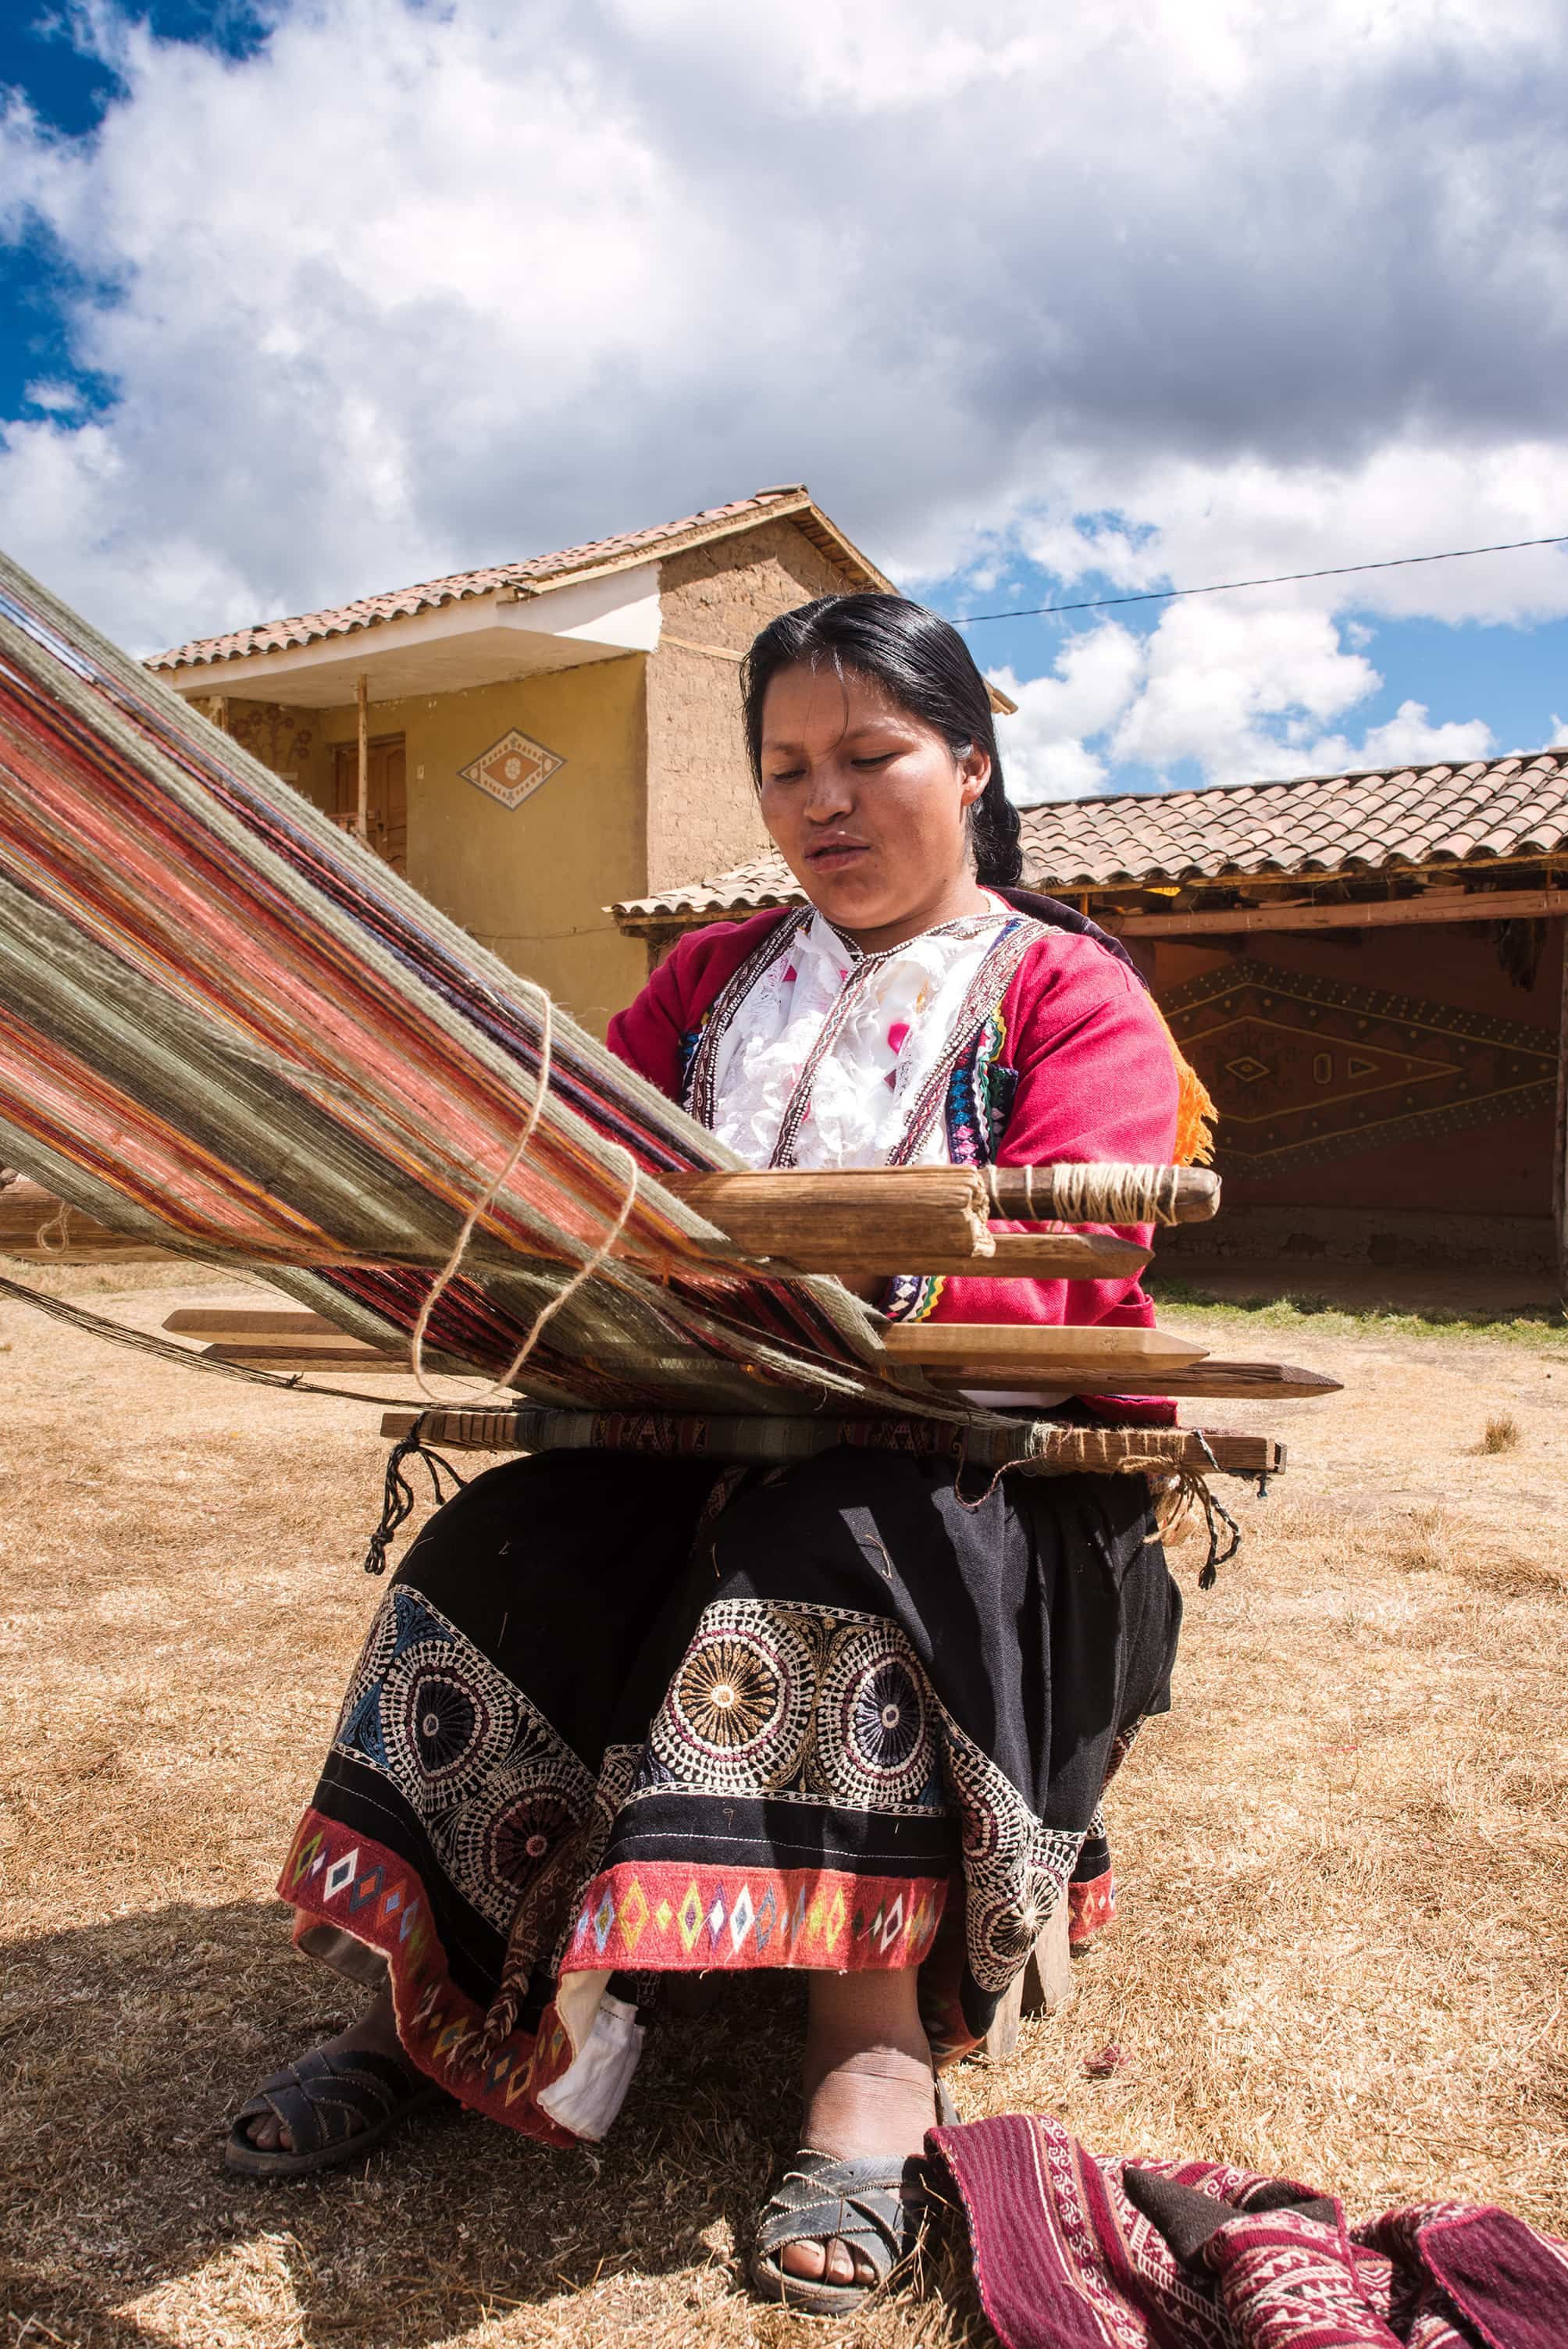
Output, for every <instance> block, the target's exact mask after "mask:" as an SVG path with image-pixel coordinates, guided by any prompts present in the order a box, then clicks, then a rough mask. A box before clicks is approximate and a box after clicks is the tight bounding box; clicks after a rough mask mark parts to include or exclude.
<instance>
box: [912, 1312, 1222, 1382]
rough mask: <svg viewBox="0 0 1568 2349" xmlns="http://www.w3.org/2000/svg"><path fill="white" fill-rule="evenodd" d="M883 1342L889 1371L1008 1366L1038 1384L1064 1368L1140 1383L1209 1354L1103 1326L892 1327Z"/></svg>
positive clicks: (1166, 1337)
mask: <svg viewBox="0 0 1568 2349" xmlns="http://www.w3.org/2000/svg"><path fill="white" fill-rule="evenodd" d="M882 1350H883V1351H884V1352H885V1354H886V1355H887V1358H888V1360H889V1361H890V1362H891V1363H892V1365H893V1366H894V1368H895V1369H902V1368H903V1366H904V1365H905V1364H909V1365H911V1366H913V1367H916V1368H920V1369H924V1368H925V1367H926V1366H927V1365H928V1364H939V1365H940V1366H941V1367H942V1368H943V1369H944V1370H951V1371H959V1372H962V1373H963V1374H964V1376H965V1378H967V1377H969V1376H970V1375H971V1373H972V1368H973V1365H975V1363H981V1362H983V1363H985V1365H986V1366H987V1368H991V1367H994V1366H995V1365H996V1364H998V1363H1007V1364H1009V1365H1010V1366H1011V1368H1012V1369H1013V1371H1015V1372H1022V1373H1023V1374H1024V1375H1025V1376H1026V1377H1027V1376H1029V1375H1031V1374H1033V1375H1034V1376H1036V1377H1037V1378H1038V1379H1039V1381H1040V1382H1041V1383H1042V1384H1045V1383H1046V1382H1047V1381H1050V1380H1052V1379H1054V1378H1055V1376H1056V1373H1057V1371H1058V1370H1063V1369H1068V1368H1069V1367H1070V1369H1071V1371H1072V1374H1073V1376H1075V1377H1077V1376H1078V1375H1079V1374H1080V1373H1081V1372H1085V1371H1093V1372H1094V1373H1095V1375H1096V1376H1097V1377H1099V1379H1101V1380H1102V1381H1103V1380H1105V1379H1108V1378H1124V1377H1128V1376H1132V1377H1138V1378H1145V1377H1148V1376H1149V1375H1150V1373H1151V1372H1153V1371H1162V1370H1163V1371H1176V1370H1184V1369H1185V1368H1186V1367H1187V1365H1188V1364H1189V1363H1191V1362H1200V1361H1202V1359H1203V1357H1204V1355H1205V1354H1206V1353H1207V1352H1208V1348H1207V1347H1206V1346H1197V1345H1194V1344H1193V1343H1192V1341H1191V1339H1189V1338H1178V1337H1176V1336H1174V1335H1173V1334H1172V1332H1171V1330H1120V1329H1115V1328H1110V1327H1107V1326H1106V1325H1105V1324H1103V1323H1101V1324H1099V1325H1097V1326H1095V1327H1093V1328H1090V1329H1074V1328H1070V1327H1069V1328H1061V1327H1056V1326H1054V1325H1047V1324H1044V1323H1041V1322H1037V1321H895V1322H893V1323H892V1326H891V1327H890V1328H888V1329H886V1330H883V1331H882ZM1103 1391H1105V1390H1103V1389H1097V1390H1096V1392H1103Z"/></svg>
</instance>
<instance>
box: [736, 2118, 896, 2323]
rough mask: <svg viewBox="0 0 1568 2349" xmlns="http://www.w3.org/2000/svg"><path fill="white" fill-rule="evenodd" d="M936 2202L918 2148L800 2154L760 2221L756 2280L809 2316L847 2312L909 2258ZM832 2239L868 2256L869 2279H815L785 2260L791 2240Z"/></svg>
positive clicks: (769, 2296)
mask: <svg viewBox="0 0 1568 2349" xmlns="http://www.w3.org/2000/svg"><path fill="white" fill-rule="evenodd" d="M931 2205H932V2198H931V2195H930V2192H929V2190H928V2188H927V2184H926V2169H925V2163H924V2161H923V2159H922V2158H921V2157H920V2155H918V2154H910V2155H909V2156H908V2157H907V2158H903V2159H898V2158H889V2157H887V2156H879V2155H872V2156H871V2157H869V2158H865V2159H861V2160H857V2161H838V2160H835V2158H834V2157H833V2156H832V2155H831V2154H830V2153H807V2152H801V2153H798V2154H797V2155H796V2156H795V2158H794V2159H793V2161H792V2162H791V2163H790V2165H789V2168H788V2169H787V2170H786V2171H785V2173H784V2178H783V2181H782V2183H781V2184H780V2185H779V2189H778V2190H777V2191H776V2192H775V2194H774V2195H773V2196H772V2198H771V2199H770V2200H769V2204H768V2207H767V2209H765V2210H764V2211H763V2213H762V2216H761V2218H760V2220H758V2227H757V2237H756V2240H755V2242H754V2244H753V2246H752V2251H751V2281H752V2283H753V2284H754V2285H755V2287H756V2289H757V2290H758V2292H760V2293H761V2295H762V2297H763V2298H764V2300H778V2301H782V2302H786V2303H787V2305H788V2306H789V2307H790V2308H796V2309H799V2310H801V2311H802V2312H803V2313H805V2314H806V2315H808V2316H843V2315H848V2314H850V2313H851V2312H852V2311H853V2310H855V2309H857V2308H860V2307H861V2306H862V2305H863V2304H864V2302H866V2301H868V2300H869V2299H870V2298H871V2296H872V2292H879V2291H880V2290H881V2289H882V2285H883V2284H884V2283H885V2282H887V2280H888V2278H889V2276H890V2275H892V2271H893V2270H894V2268H896V2267H898V2266H900V2265H901V2264H902V2262H903V2261H905V2260H907V2259H908V2258H909V2256H910V2254H911V2253H912V2252H913V2250H914V2248H915V2245H916V2244H917V2243H918V2242H919V2240H920V2234H921V2230H922V2228H923V2225H924V2223H925V2219H926V2214H927V2212H928V2210H929V2209H931ZM834 2240H837V2241H839V2242H841V2243H844V2244H847V2245H848V2247H849V2248H850V2249H851V2251H858V2252H859V2253H860V2255H861V2258H862V2259H863V2260H865V2261H868V2262H869V2264H870V2265H871V2267H872V2270H873V2274H872V2281H871V2282H870V2283H826V2282H821V2283H815V2282H811V2281H810V2279H809V2278H808V2277H806V2276H796V2275H790V2274H789V2273H788V2272H787V2271H786V2270H785V2269H784V2268H783V2267H781V2266H780V2264H779V2256H778V2255H779V2252H780V2251H785V2250H787V2249H788V2247H789V2245H790V2244H791V2243H822V2244H824V2245H825V2244H827V2243H829V2242H831V2241H834Z"/></svg>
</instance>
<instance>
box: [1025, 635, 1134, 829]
mask: <svg viewBox="0 0 1568 2349" xmlns="http://www.w3.org/2000/svg"><path fill="white" fill-rule="evenodd" d="M1143 672H1144V651H1143V647H1142V645H1141V643H1140V640H1139V638H1138V637H1137V636H1134V635H1132V633H1131V632H1130V630H1129V629H1127V628H1122V627H1119V626H1117V625H1116V624H1115V623H1114V622H1109V623H1108V624H1107V625H1105V626H1102V627H1098V628H1091V629H1088V630H1086V631H1085V632H1084V634H1083V635H1082V636H1074V637H1071V638H1069V640H1068V643H1067V644H1066V645H1065V646H1064V647H1063V648H1062V651H1061V653H1060V655H1059V656H1058V657H1057V665H1056V670H1055V673H1054V675H1052V676H1049V677H1037V678H1027V679H1022V678H1016V677H1015V676H1014V674H1013V672H1012V670H1011V669H1007V668H999V669H995V670H993V671H992V675H993V676H994V677H995V681H996V683H997V684H998V685H999V686H1000V687H1001V688H1002V689H1003V691H1004V692H1005V693H1006V694H1007V695H1009V696H1010V697H1011V698H1012V699H1013V700H1015V701H1016V703H1017V705H1018V708H1017V712H1016V716H1014V717H1010V718H1002V719H998V720H997V739H998V743H999V747H1000V749H1001V752H1002V763H1003V769H1004V771H1005V773H1006V778H1007V788H1008V791H1009V792H1011V794H1012V796H1013V798H1014V799H1015V800H1016V801H1017V802H1018V804H1019V805H1020V807H1029V806H1032V805H1034V804H1035V802H1037V801H1039V800H1067V799H1078V798H1081V797H1082V796H1083V795H1084V794H1085V793H1086V792H1093V791H1097V790H1099V788H1100V786H1101V784H1102V783H1103V782H1104V780H1105V774H1106V767H1105V761H1104V760H1103V759H1102V758H1100V757H1099V755H1098V754H1097V753H1096V752H1094V751H1092V750H1088V749H1087V748H1086V738H1087V737H1088V736H1090V735H1096V734H1103V733H1104V732H1105V731H1106V730H1107V729H1108V728H1109V727H1111V726H1114V725H1115V723H1116V722H1117V720H1118V719H1119V718H1121V717H1122V715H1123V713H1124V712H1125V711H1126V710H1127V709H1128V708H1129V706H1130V703H1131V702H1132V700H1133V698H1134V696H1135V695H1136V694H1137V692H1138V690H1139V687H1140V681H1141V678H1142V676H1143Z"/></svg>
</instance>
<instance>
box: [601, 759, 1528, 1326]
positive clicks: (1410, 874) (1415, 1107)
mask: <svg viewBox="0 0 1568 2349" xmlns="http://www.w3.org/2000/svg"><path fill="white" fill-rule="evenodd" d="M1024 834H1025V854H1026V880H1027V882H1028V883H1029V884H1030V885H1032V886H1034V887H1037V888H1042V889H1046V890H1048V891H1051V892H1052V893H1054V894H1055V895H1058V896H1062V897H1066V898H1068V900H1070V901H1071V902H1072V903H1073V904H1074V905H1078V907H1079V908H1080V909H1081V910H1082V911H1083V912H1085V913H1088V914H1089V915H1091V916H1093V917H1094V919H1095V920H1096V921H1097V922H1099V923H1100V924H1101V925H1102V926H1104V927H1105V928H1106V929H1108V930H1111V931H1114V932H1115V933H1116V934H1117V935H1118V936H1120V937H1122V938H1124V939H1125V940H1126V941H1127V943H1128V945H1129V947H1130V948H1131V950H1132V951H1133V952H1134V954H1135V956H1136V957H1137V958H1138V959H1139V961H1140V963H1141V965H1142V968H1144V970H1145V972H1146V974H1147V975H1148V976H1149V977H1150V978H1151V979H1152V981H1153V984H1154V988H1155V991H1156V994H1157V996H1158V998H1159V1000H1160V1003H1161V1008H1162V1009H1163V1010H1164V1012H1165V1014H1166V1017H1167V1019H1169V1021H1170V1023H1171V1027H1172V1029H1173V1030H1174V1031H1175V1033H1176V1036H1177V1038H1178V1040H1179V1041H1180V1043H1181V1049H1182V1050H1183V1052H1184V1053H1185V1054H1186V1055H1187V1057H1188V1059H1189V1060H1190V1061H1191V1062H1192V1063H1193V1065H1194V1066H1195V1067H1196V1068H1197V1070H1198V1071H1199V1073H1200V1074H1201V1075H1202V1078H1203V1079H1204V1081H1205V1082H1206V1083H1207V1085H1208V1087H1209V1090H1210V1092H1212V1095H1213V1097H1214V1101H1215V1103H1216V1106H1217V1107H1218V1110H1219V1112H1220V1121H1219V1127H1218V1134H1219V1151H1218V1156H1217V1160H1216V1164H1217V1165H1218V1167H1219V1170H1220V1172H1221V1173H1222V1175H1223V1176H1224V1179H1225V1197H1226V1213H1225V1216H1223V1217H1222V1219H1221V1221H1220V1222H1219V1223H1218V1224H1217V1225H1215V1226H1213V1228H1212V1233H1211V1232H1209V1231H1204V1232H1202V1234H1196V1233H1195V1234H1191V1235H1187V1234H1183V1235H1182V1236H1181V1240H1182V1246H1183V1247H1184V1248H1189V1247H1191V1246H1192V1245H1193V1243H1194V1242H1195V1243H1196V1245H1197V1246H1198V1247H1200V1248H1201V1249H1203V1250H1212V1249H1223V1250H1224V1251H1225V1252H1226V1253H1228V1254H1230V1255H1232V1256H1236V1257H1249V1258H1270V1259H1274V1260H1278V1259H1281V1258H1284V1259H1292V1260H1298V1261H1299V1262H1300V1263H1301V1264H1302V1265H1303V1266H1304V1267H1305V1268H1310V1267H1311V1265H1312V1264H1313V1263H1315V1262H1323V1263H1335V1262H1337V1263H1359V1264H1367V1265H1372V1266H1377V1267H1393V1266H1398V1265H1412V1266H1425V1267H1448V1266H1475V1267H1482V1268H1505V1269H1508V1270H1511V1271H1517V1272H1525V1273H1534V1272H1540V1273H1541V1274H1542V1275H1543V1276H1545V1277H1548V1278H1552V1277H1555V1278H1558V1279H1559V1280H1560V1282H1561V1283H1562V1285H1563V1288H1568V1208H1565V1184H1568V1174H1565V1149H1564V1133H1565V1131H1568V1058H1565V1054H1568V1019H1565V1018H1564V1005H1565V997H1564V987H1565V971H1564V960H1563V933H1564V924H1565V917H1568V885H1564V868H1565V867H1568V749H1557V750H1542V751H1537V752H1534V753H1522V754H1518V755H1515V756H1512V757H1510V758H1504V759H1490V760H1480V761H1475V762H1474V763H1472V764H1471V765H1470V766H1466V767H1462V768H1456V767H1449V766H1430V767H1421V768H1413V767H1411V768H1406V769H1404V770H1402V771H1398V772H1387V771H1378V772H1375V773H1359V774H1347V775H1346V774H1342V775H1314V776H1306V777H1304V778H1302V779H1300V780H1299V781H1292V782H1275V783H1248V784H1241V785H1235V786H1229V787H1220V788H1215V789H1211V790H1207V791H1198V792H1172V793H1171V794H1169V795H1166V796H1163V797H1157V796H1151V795H1148V794H1136V793H1128V792H1120V793H1113V794H1109V795H1107V796H1105V797H1103V798H1099V799H1084V800H1069V801H1063V802H1055V803H1053V804H1051V805H1048V806H1045V807H1037V808H1033V809H1030V810H1029V811H1027V812H1026V814H1025V817H1024ZM798 902H799V892H798V890H797V889H796V887H795V885H794V883H793V881H792V880H791V877H790V875H789V873H788V872H787V870H786V869H785V867H784V865H783V864H781V863H780V862H779V859H778V858H776V857H768V856H764V857H761V858H758V859H754V860H753V861H752V862H751V863H749V864H742V865H738V866H736V867H734V868H732V869H731V870H729V871H727V872H722V873H719V874H717V875H716V876H715V877H714V878H712V879H708V880H701V881H693V882H689V883H687V884H686V885H685V886H683V887H681V888H678V889H673V890H665V891H664V892H662V893H653V894H650V895H646V896H644V897H642V898H637V899H626V900H623V901H622V902H621V903H620V904H618V905H615V907H614V915H615V918H616V920H617V922H618V923H619V924H620V926H621V928H622V930H623V931H624V933H625V934H626V936H628V937H635V938H639V939H641V940H642V941H643V942H644V944H645V947H646V948H647V950H648V953H649V955H650V957H651V958H652V959H654V960H656V959H657V958H658V957H659V956H660V955H661V954H663V953H664V952H665V951H666V950H667V948H668V947H669V945H670V944H671V943H672V942H673V940H674V939H675V938H676V937H677V936H679V935H680V933H681V932H682V931H683V930H686V929H689V928H693V927H696V926H699V925H700V924H702V923H704V922H712V921H717V920H724V919H735V918H739V917H740V916H744V915H747V914H750V913H754V912H756V911H757V910H758V908H759V907H762V906H766V905H790V904H795V903H798Z"/></svg>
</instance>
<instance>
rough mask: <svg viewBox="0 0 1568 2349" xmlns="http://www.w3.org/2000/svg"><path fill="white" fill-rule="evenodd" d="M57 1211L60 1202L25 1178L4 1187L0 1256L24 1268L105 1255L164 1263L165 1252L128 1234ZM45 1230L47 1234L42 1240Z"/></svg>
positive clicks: (101, 1258) (72, 1211)
mask: <svg viewBox="0 0 1568 2349" xmlns="http://www.w3.org/2000/svg"><path fill="white" fill-rule="evenodd" d="M61 1211H62V1203H61V1201H60V1200H58V1199H57V1198H55V1197H54V1196H53V1195H51V1194H50V1193H49V1192H47V1191H45V1190H42V1189H41V1188H40V1187H39V1185H37V1184H36V1183H29V1182H28V1181H27V1180H26V1176H22V1177H19V1178H18V1180H17V1181H15V1182H14V1183H8V1184H7V1185H5V1189H4V1190H3V1191H0V1256H14V1257H21V1258H22V1259H23V1261H24V1262H25V1263H28V1264H101V1263H103V1262H104V1261H105V1259H106V1258H108V1257H114V1258H115V1259H116V1260H117V1261H119V1262H120V1263H127V1262H129V1263H133V1264H162V1263H164V1262H166V1261H167V1258H168V1251H167V1249H164V1248H160V1247H154V1246H153V1245H152V1243H151V1242H150V1240H145V1239H142V1238H141V1237H139V1235H138V1234H136V1233H134V1232H117V1231H111V1230H110V1228H109V1226H108V1225H107V1224H99V1223H95V1222H94V1221H93V1219H92V1217H91V1216H81V1215H78V1214H77V1210H76V1209H75V1208H74V1207H67V1208H65V1210H64V1216H63V1218H62V1212H61ZM46 1232H48V1233H50V1234H51V1237H50V1239H49V1240H48V1241H47V1242H46V1240H45V1238H44V1235H45V1233H46ZM55 1241H58V1242H59V1245H58V1246H56V1245H55V1244H54V1243H55Z"/></svg>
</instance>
